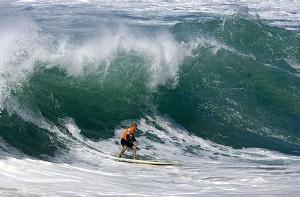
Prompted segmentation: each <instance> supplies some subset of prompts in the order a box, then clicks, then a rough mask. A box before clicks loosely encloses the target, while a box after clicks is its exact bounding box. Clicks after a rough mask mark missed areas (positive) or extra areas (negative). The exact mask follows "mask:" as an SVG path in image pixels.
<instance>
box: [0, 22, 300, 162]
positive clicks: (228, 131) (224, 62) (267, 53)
mask: <svg viewBox="0 0 300 197" xmlns="http://www.w3.org/2000/svg"><path fill="white" fill-rule="evenodd" d="M170 32H171V33H172V35H173V36H174V37H175V39H176V42H177V43H188V44H190V45H191V44H192V45H195V46H194V47H192V50H191V52H190V53H189V54H187V55H186V56H185V57H184V59H183V61H182V63H181V64H180V65H179V69H178V71H176V72H177V74H176V76H175V77H176V80H175V79H174V77H173V78H170V79H169V81H167V82H166V83H162V84H158V85H157V86H155V87H152V86H149V83H151V80H152V77H151V75H152V74H153V73H152V72H153V70H151V69H150V67H151V66H150V64H151V63H149V59H148V58H145V57H144V56H143V55H141V54H140V53H137V52H136V51H134V50H133V51H122V50H121V51H118V53H117V55H116V56H115V57H114V58H113V59H112V60H111V61H110V62H109V63H106V64H104V63H89V64H87V65H86V66H85V67H84V71H83V72H82V73H81V74H80V75H76V76H73V75H70V74H69V73H68V71H67V69H66V67H67V65H62V64H55V62H54V63H53V62H47V61H37V62H35V63H34V70H33V72H32V73H31V74H30V76H29V77H28V78H27V79H26V81H24V82H23V84H22V88H20V89H17V90H15V91H12V93H11V98H13V100H14V101H15V102H16V103H18V108H19V109H23V110H22V111H26V113H25V112H24V113H25V114H27V115H28V114H29V115H30V117H37V119H42V120H43V121H44V122H47V124H48V126H49V125H50V127H51V128H58V129H60V130H61V131H62V132H66V131H64V128H63V126H62V125H61V124H60V119H61V118H65V117H72V118H73V119H74V121H75V122H76V124H77V125H78V127H79V128H80V129H81V133H82V134H83V135H84V136H86V137H88V138H91V139H93V140H100V139H105V138H110V137H113V136H114V132H113V129H114V128H115V127H116V125H118V124H120V122H122V121H123V120H128V119H139V118H142V117H144V116H146V115H150V116H151V115H156V114H157V115H166V116H168V117H170V118H171V119H173V120H174V121H175V122H177V123H179V124H180V125H181V126H183V127H185V128H186V129H187V130H188V131H189V132H190V133H192V134H195V135H197V136H200V137H203V138H206V139H210V140H212V141H215V142H217V143H220V144H225V145H229V146H232V147H235V148H241V147H263V148H267V149H272V150H277V151H281V152H285V153H289V154H296V155H300V81H299V70H297V65H299V63H300V35H299V33H298V32H296V31H288V30H285V29H280V28H277V27H271V26H268V25H266V24H264V23H262V22H260V21H259V20H250V19H243V18H239V17H235V16H232V17H229V18H227V19H224V20H211V21H207V22H187V23H180V24H176V25H175V26H173V27H172V28H171V29H170ZM295 65H296V66H295ZM160 72H163V69H162V70H160ZM14 105H15V104H14V102H12V101H7V103H6V106H14ZM10 108H11V107H6V108H4V109H3V111H2V114H1V116H0V134H1V136H2V137H3V138H4V139H5V140H6V141H7V142H8V143H9V144H11V145H13V146H15V147H17V148H19V149H21V150H22V151H24V152H25V153H27V154H30V155H33V156H38V157H39V156H41V155H43V154H47V155H50V156H51V155H53V154H54V153H55V151H57V150H58V149H60V148H66V146H65V145H66V144H65V143H66V142H65V141H64V140H61V138H60V137H59V136H58V135H57V133H55V132H54V133H53V132H49V130H48V129H47V128H48V127H47V126H41V124H39V123H36V122H35V121H31V120H28V119H26V118H24V116H25V115H23V116H22V115H20V113H17V112H16V110H10ZM24 113H23V114H24ZM37 125H38V126H37Z"/></svg>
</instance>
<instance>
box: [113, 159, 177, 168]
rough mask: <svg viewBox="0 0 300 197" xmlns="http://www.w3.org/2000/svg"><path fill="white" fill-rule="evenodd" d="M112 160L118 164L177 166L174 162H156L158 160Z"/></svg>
mask: <svg viewBox="0 0 300 197" xmlns="http://www.w3.org/2000/svg"><path fill="white" fill-rule="evenodd" d="M114 160H115V161H120V162H126V163H135V164H145V165H161V166H174V165H179V164H178V163H175V162H168V161H158V160H139V159H126V158H119V157H115V158H114Z"/></svg>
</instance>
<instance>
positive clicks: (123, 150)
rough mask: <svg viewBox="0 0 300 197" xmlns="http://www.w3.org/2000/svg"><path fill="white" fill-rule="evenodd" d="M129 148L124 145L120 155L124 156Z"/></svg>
mask: <svg viewBox="0 0 300 197" xmlns="http://www.w3.org/2000/svg"><path fill="white" fill-rule="evenodd" d="M126 150H127V146H125V145H124V146H123V149H122V150H121V152H120V154H119V157H123V154H124V152H125V151H126Z"/></svg>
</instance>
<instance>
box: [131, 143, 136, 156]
mask: <svg viewBox="0 0 300 197" xmlns="http://www.w3.org/2000/svg"><path fill="white" fill-rule="evenodd" d="M132 152H133V157H132V159H136V146H132Z"/></svg>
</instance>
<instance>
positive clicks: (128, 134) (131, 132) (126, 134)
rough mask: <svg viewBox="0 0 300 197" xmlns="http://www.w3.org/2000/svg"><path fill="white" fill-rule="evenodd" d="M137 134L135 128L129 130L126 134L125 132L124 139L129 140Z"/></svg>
mask: <svg viewBox="0 0 300 197" xmlns="http://www.w3.org/2000/svg"><path fill="white" fill-rule="evenodd" d="M134 133H135V129H134V128H133V127H130V128H127V129H126V130H125V131H124V132H123V136H122V138H124V139H125V140H129V137H130V136H133V135H134Z"/></svg>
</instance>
